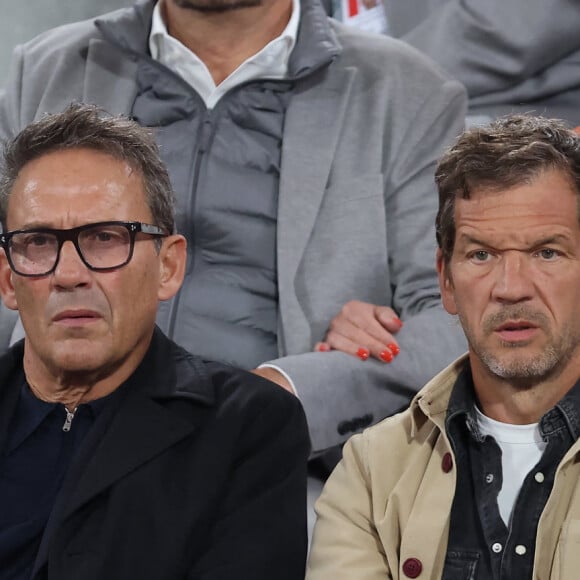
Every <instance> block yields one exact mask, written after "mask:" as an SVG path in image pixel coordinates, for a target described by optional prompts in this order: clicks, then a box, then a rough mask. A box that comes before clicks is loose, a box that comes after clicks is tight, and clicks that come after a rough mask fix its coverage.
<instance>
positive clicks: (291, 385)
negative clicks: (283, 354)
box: [258, 363, 300, 398]
mask: <svg viewBox="0 0 580 580" xmlns="http://www.w3.org/2000/svg"><path fill="white" fill-rule="evenodd" d="M258 368H259V369H274V370H275V371H278V372H279V373H280V374H281V375H282V376H283V377H284V378H285V379H286V380H287V381H288V384H289V385H290V388H291V389H292V392H293V393H294V394H295V395H296V396H297V397H298V391H296V386H295V385H294V381H293V380H292V379H291V378H290V376H289V375H288V373H287V372H285V371H283V370H282V369H281V368H280V367H279V366H276V365H271V364H268V363H264V364H263V365H259V366H258ZM298 398H300V397H298Z"/></svg>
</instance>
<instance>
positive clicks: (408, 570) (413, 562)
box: [403, 558, 423, 578]
mask: <svg viewBox="0 0 580 580" xmlns="http://www.w3.org/2000/svg"><path fill="white" fill-rule="evenodd" d="M422 571H423V564H421V560H418V559H417V558H407V559H406V560H405V562H404V563H403V574H405V576H407V578H417V577H418V576H419V574H421V572H422Z"/></svg>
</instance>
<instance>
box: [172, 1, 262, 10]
mask: <svg viewBox="0 0 580 580" xmlns="http://www.w3.org/2000/svg"><path fill="white" fill-rule="evenodd" d="M171 1H172V2H173V3H174V4H175V5H176V6H179V7H180V8H186V9H189V10H197V11H199V12H227V11H229V10H238V9H240V8H252V7H254V6H261V5H262V1H263V0H171Z"/></svg>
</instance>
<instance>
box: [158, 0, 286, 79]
mask: <svg viewBox="0 0 580 580" xmlns="http://www.w3.org/2000/svg"><path fill="white" fill-rule="evenodd" d="M161 9H162V14H163V17H164V20H165V23H166V25H167V29H168V32H169V34H170V35H171V36H173V37H174V38H176V39H177V40H179V41H180V42H181V43H182V44H183V45H185V46H186V47H187V48H189V49H190V50H191V51H192V52H194V53H195V54H196V55H197V57H198V58H199V59H200V60H202V61H203V63H204V64H205V65H206V66H207V68H208V70H209V72H210V74H211V75H212V78H213V80H214V82H215V84H216V85H219V84H220V83H221V82H222V81H223V80H225V79H226V78H227V77H228V76H229V75H230V74H231V73H232V72H234V71H235V70H236V69H237V68H238V67H239V66H240V65H241V64H242V63H243V62H244V61H245V60H247V59H248V58H250V57H251V56H253V55H254V54H256V53H257V52H259V51H260V50H261V49H262V48H264V46H266V45H267V44H268V43H269V42H270V41H271V40H274V39H275V38H277V37H278V36H280V34H282V32H283V31H284V29H285V28H286V25H287V24H288V21H289V20H290V16H291V14H292V0H263V2H262V3H261V4H260V5H258V6H251V7H243V8H237V9H235V10H228V11H224V12H206V11H198V10H195V9H193V8H183V7H180V6H177V5H176V4H175V2H174V1H173V0H163V4H162V5H161Z"/></svg>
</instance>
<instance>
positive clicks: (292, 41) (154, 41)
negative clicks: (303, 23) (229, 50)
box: [149, 0, 300, 78]
mask: <svg viewBox="0 0 580 580" xmlns="http://www.w3.org/2000/svg"><path fill="white" fill-rule="evenodd" d="M299 24H300V0H292V15H291V16H290V20H289V21H288V24H287V25H286V28H285V29H284V30H283V31H282V34H280V36H278V37H277V38H275V39H273V40H272V41H270V42H269V43H268V44H267V45H266V46H265V47H264V48H262V50H260V51H259V52H258V53H256V54H255V55H253V56H251V57H250V58H248V59H247V60H246V61H245V62H253V63H254V64H255V65H256V66H258V67H259V68H261V69H262V72H261V74H260V77H262V78H263V77H265V76H268V74H269V72H270V63H271V59H269V58H268V57H269V56H270V55H271V54H272V52H273V51H274V50H276V51H277V50H278V45H279V44H281V43H283V47H284V48H283V49H282V50H283V52H284V55H283V56H284V58H283V59H281V60H280V59H279V58H276V59H275V61H276V64H277V65H278V66H276V73H277V74H276V76H280V75H279V74H278V71H279V70H280V66H279V64H280V62H282V63H283V69H284V70H283V71H282V72H283V74H282V75H281V78H284V76H285V75H286V73H287V72H288V60H289V58H290V54H291V53H292V50H293V49H294V46H295V45H296V38H297V37H298V27H299ZM167 43H179V45H181V47H183V49H184V50H185V51H188V52H189V53H190V55H191V58H193V59H196V60H198V61H199V59H198V58H197V56H196V55H195V54H194V53H192V52H191V51H189V50H188V49H187V48H186V47H185V46H183V45H182V44H181V43H180V42H179V41H178V40H176V39H175V38H173V37H172V36H170V34H169V32H168V31H167V26H166V24H165V22H164V20H163V16H162V14H161V2H160V1H158V2H157V3H156V4H155V8H154V9H153V17H152V22H151V32H150V34H149V51H150V53H151V57H152V58H153V59H154V60H158V61H160V62H163V61H164V58H165V57H164V51H165V47H166V44H167ZM164 64H165V63H164Z"/></svg>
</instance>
